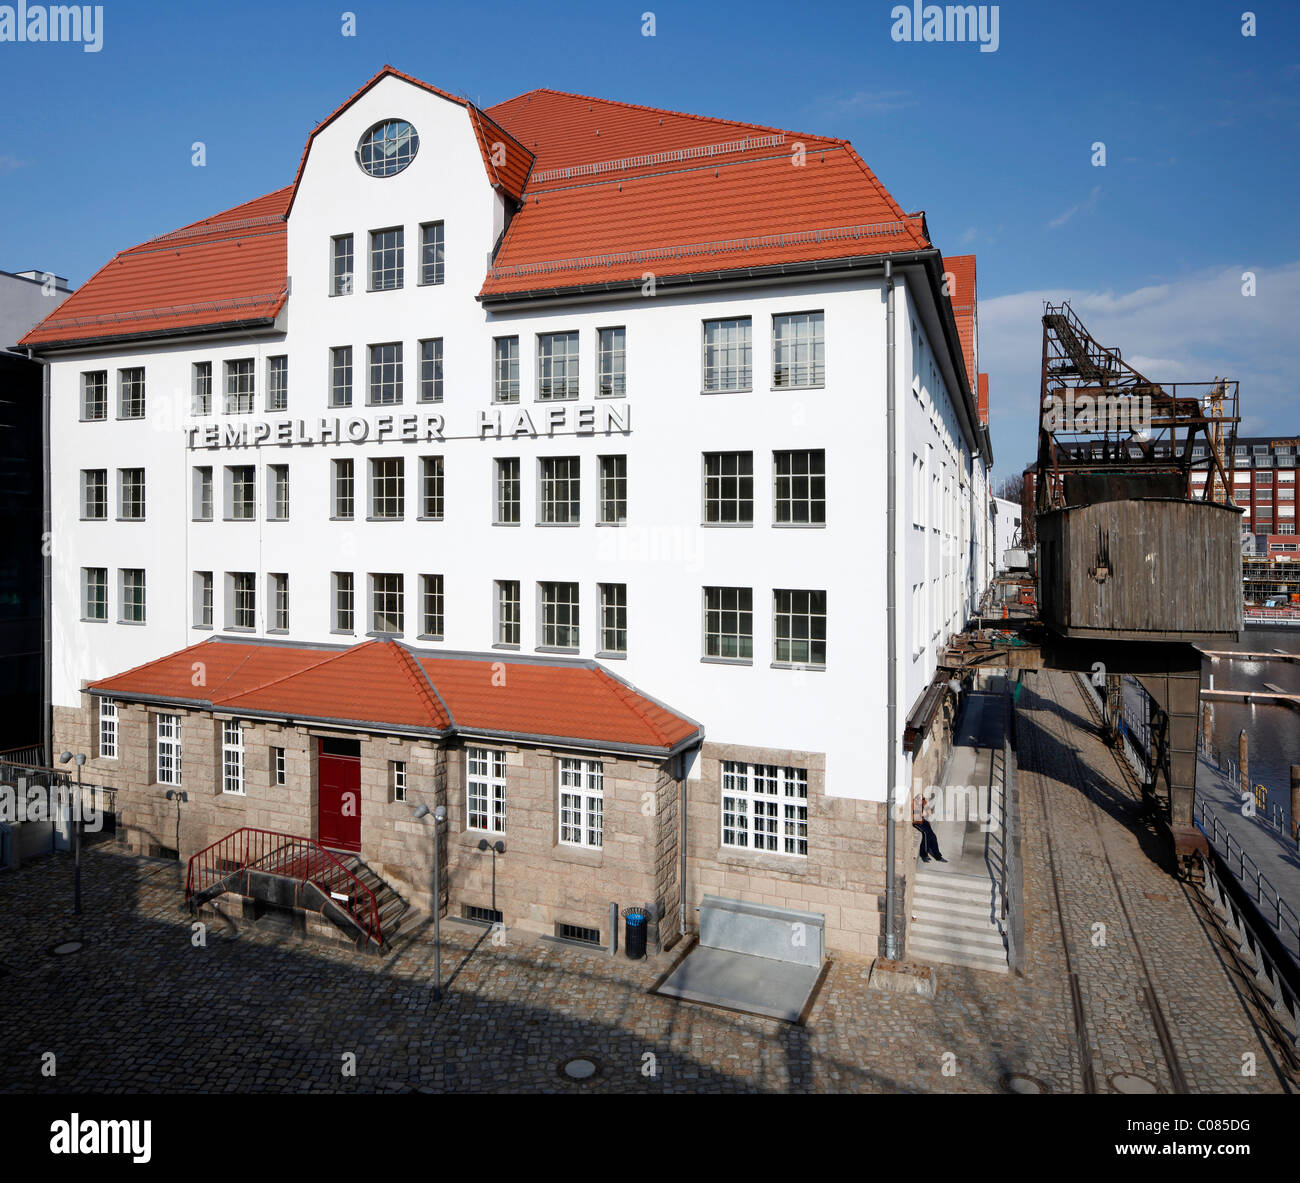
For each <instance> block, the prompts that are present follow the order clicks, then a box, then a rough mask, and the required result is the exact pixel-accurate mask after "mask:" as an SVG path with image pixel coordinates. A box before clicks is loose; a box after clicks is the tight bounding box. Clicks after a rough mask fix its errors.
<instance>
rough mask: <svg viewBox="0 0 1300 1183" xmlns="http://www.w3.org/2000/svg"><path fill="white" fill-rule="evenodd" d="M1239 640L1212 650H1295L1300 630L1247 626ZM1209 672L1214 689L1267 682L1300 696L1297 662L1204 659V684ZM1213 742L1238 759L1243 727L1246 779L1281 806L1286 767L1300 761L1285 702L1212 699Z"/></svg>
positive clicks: (1299, 737) (1285, 797) (1287, 785)
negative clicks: (1246, 742)
mask: <svg viewBox="0 0 1300 1183" xmlns="http://www.w3.org/2000/svg"><path fill="white" fill-rule="evenodd" d="M1242 638H1243V639H1242V641H1241V642H1240V643H1239V644H1236V645H1233V644H1218V643H1216V644H1215V645H1214V646H1213V647H1214V648H1215V649H1235V650H1238V651H1240V652H1247V653H1269V652H1272V651H1273V650H1275V649H1280V650H1282V651H1283V652H1284V653H1295V654H1300V628H1297V627H1291V628H1250V627H1248V628H1247V629H1246V631H1245V632H1244V633H1243V634H1242ZM1211 671H1213V673H1214V687H1215V689H1216V690H1264V689H1266V686H1265V683H1266V682H1271V683H1272V684H1273V685H1274V686H1279V687H1281V688H1282V690H1284V691H1285V692H1286V693H1288V694H1300V665H1296V664H1292V663H1291V662H1286V661H1232V660H1228V659H1226V658H1222V657H1221V658H1219V660H1218V661H1215V662H1211V661H1210V660H1209V659H1208V658H1207V659H1206V665H1205V673H1204V675H1203V679H1204V681H1203V685H1204V686H1206V687H1207V688H1208V687H1209V685H1210V672H1211ZM1211 710H1212V714H1213V720H1212V721H1213V727H1214V742H1215V743H1216V744H1217V745H1218V747H1219V750H1220V751H1221V752H1223V753H1224V754H1225V755H1227V756H1230V757H1231V758H1232V759H1234V760H1235V759H1236V758H1237V736H1238V734H1239V733H1240V732H1241V730H1242V729H1243V728H1244V729H1245V731H1246V734H1247V735H1248V736H1249V737H1250V779H1251V782H1252V783H1254V784H1263V785H1267V786H1268V789H1269V800H1270V801H1273V800H1277V801H1280V802H1283V803H1284V804H1283V808H1284V809H1285V808H1286V804H1285V803H1287V802H1289V800H1290V792H1291V765H1292V764H1300V711H1296V710H1293V709H1292V708H1291V707H1287V706H1265V705H1262V704H1250V705H1247V704H1244V703H1243V704H1238V703H1235V702H1234V703H1229V702H1216V703H1213V704H1212V706H1211Z"/></svg>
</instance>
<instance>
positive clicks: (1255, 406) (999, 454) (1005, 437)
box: [979, 261, 1300, 476]
mask: <svg viewBox="0 0 1300 1183" xmlns="http://www.w3.org/2000/svg"><path fill="white" fill-rule="evenodd" d="M1246 270H1251V271H1252V272H1253V273H1254V275H1255V282H1256V292H1257V294H1256V295H1254V296H1249V297H1248V296H1243V295H1242V294H1241V289H1242V273H1243V272H1244V271H1246ZM1061 300H1069V302H1070V306H1071V307H1072V308H1073V309H1074V311H1075V312H1076V313H1077V314H1078V315H1079V317H1080V319H1081V320H1082V321H1083V323H1084V324H1085V325H1086V326H1087V327H1088V330H1089V332H1091V333H1092V335H1093V336H1094V337H1096V338H1097V340H1098V341H1100V342H1101V343H1102V344H1103V345H1108V346H1111V347H1114V348H1118V349H1119V350H1120V352H1121V354H1122V355H1123V357H1124V358H1125V360H1126V361H1128V362H1129V364H1130V365H1132V366H1134V367H1135V368H1136V369H1137V370H1139V371H1140V372H1141V373H1143V374H1145V375H1146V376H1147V377H1148V378H1150V379H1151V380H1152V381H1154V382H1208V381H1210V380H1212V379H1214V378H1219V377H1226V378H1231V379H1236V380H1237V381H1239V382H1240V383H1241V387H1240V390H1241V401H1240V413H1241V418H1242V423H1241V426H1240V427H1239V429H1238V430H1239V431H1240V432H1241V434H1243V435H1269V434H1275V433H1277V434H1285V435H1298V434H1300V382H1298V381H1297V378H1296V375H1297V374H1298V373H1300V334H1297V332H1296V309H1297V308H1300V261H1298V262H1294V263H1287V264H1284V265H1281V266H1278V267H1272V268H1262V267H1253V268H1246V267H1242V266H1236V267H1218V268H1213V269H1207V270H1202V271H1198V272H1194V273H1192V274H1189V275H1187V276H1184V277H1182V278H1179V279H1176V280H1169V281H1167V282H1163V283H1157V284H1151V285H1148V286H1145V287H1140V288H1135V289H1133V290H1132V291H1127V292H1124V291H1119V292H1117V291H1114V290H1113V289H1108V290H1105V291H1088V290H1085V289H1078V288H1074V289H1071V288H1061V289H1058V290H1046V289H1045V290H1040V291H1030V292H1018V293H1016V294H1014V295H1008V296H998V297H996V298H995V299H991V300H981V301H980V309H979V318H980V320H979V325H980V368H981V369H983V370H986V371H988V374H989V403H990V407H989V413H990V424H991V427H992V434H993V453H994V458H995V462H996V465H997V469H998V472H999V474H1001V475H1004V476H1005V475H1007V474H1009V473H1011V472H1015V471H1018V470H1019V469H1020V468H1021V467H1023V466H1024V465H1025V464H1027V463H1029V461H1031V460H1032V459H1033V458H1034V452H1035V448H1036V439H1037V430H1038V394H1039V383H1040V380H1041V366H1042V338H1043V327H1042V315H1043V304H1044V302H1046V301H1051V302H1052V303H1053V304H1055V303H1059V302H1060V301H1061Z"/></svg>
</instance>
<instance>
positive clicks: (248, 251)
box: [19, 189, 289, 345]
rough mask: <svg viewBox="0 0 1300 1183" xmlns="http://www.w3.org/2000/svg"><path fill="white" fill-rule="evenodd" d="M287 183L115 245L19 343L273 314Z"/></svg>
mask: <svg viewBox="0 0 1300 1183" xmlns="http://www.w3.org/2000/svg"><path fill="white" fill-rule="evenodd" d="M288 199H289V190H288V189H279V190H277V191H276V192H274V193H268V194H267V195H266V196H265V197H259V198H256V199H255V200H253V201H247V202H245V203H244V204H243V205H237V206H235V207H234V208H233V209H228V210H226V211H225V212H223V213H220V214H214V215H213V216H212V217H210V218H204V219H203V220H202V221H199V222H193V223H191V224H190V225H188V226H182V227H181V228H180V229H179V230H172V231H170V232H169V233H167V234H163V235H161V236H160V237H158V238H153V239H150V240H149V241H148V242H144V243H141V244H140V245H139V246H134V247H131V248H130V249H128V250H124V251H120V252H119V253H118V254H116V255H115V256H114V257H113V258H112V259H111V260H110V261H109V262H108V263H106V264H105V265H104V266H103V267H101V268H100V269H99V271H97V272H96V273H95V274H94V275H92V276H91V277H90V279H89V280H87V281H86V282H85V283H84V284H83V285H82V286H81V287H79V288H78V289H77V290H76V291H75V292H73V293H72V295H70V296H69V297H68V298H67V299H66V300H64V301H63V303H62V304H60V305H59V306H58V308H56V309H55V310H54V311H53V312H51V313H50V315H49V316H47V317H46V318H45V319H44V320H43V321H41V323H40V324H38V325H37V326H36V327H35V328H34V329H32V331H31V332H30V333H28V334H27V335H26V336H25V337H24V338H23V339H22V340H21V341H20V342H19V344H20V345H42V344H46V343H49V342H54V341H60V342H69V341H82V340H87V341H89V340H98V339H101V338H105V337H126V336H145V335H148V334H152V333H158V332H163V331H167V330H177V329H200V328H205V327H212V326H214V325H225V324H243V323H256V322H259V321H263V322H264V321H268V320H273V319H274V318H275V317H276V316H277V315H278V313H279V311H280V308H281V307H282V306H283V304H284V300H285V295H286V291H285V289H286V286H287V285H286V275H287V274H288V261H287V258H286V250H285V242H286V235H285V220H284V212H285V207H286V202H287V201H288Z"/></svg>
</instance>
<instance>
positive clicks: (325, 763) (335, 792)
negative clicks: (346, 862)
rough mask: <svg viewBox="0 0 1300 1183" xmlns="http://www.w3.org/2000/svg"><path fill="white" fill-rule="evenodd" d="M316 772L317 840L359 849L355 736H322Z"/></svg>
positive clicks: (358, 764) (358, 756)
mask: <svg viewBox="0 0 1300 1183" xmlns="http://www.w3.org/2000/svg"><path fill="white" fill-rule="evenodd" d="M317 764H318V770H319V773H320V807H319V821H320V832H319V839H318V840H319V842H320V844H321V845H322V846H328V847H329V848H330V849H331V850H351V851H360V849H361V744H360V743H359V742H358V741H356V740H346V739H342V740H340V739H322V740H321V741H320V753H319V756H318V759H317Z"/></svg>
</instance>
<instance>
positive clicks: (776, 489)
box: [772, 448, 826, 526]
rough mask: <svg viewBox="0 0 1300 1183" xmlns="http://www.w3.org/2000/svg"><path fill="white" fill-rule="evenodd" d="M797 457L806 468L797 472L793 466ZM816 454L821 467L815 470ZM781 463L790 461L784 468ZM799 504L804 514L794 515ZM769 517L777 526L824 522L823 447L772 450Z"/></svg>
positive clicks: (820, 524)
mask: <svg viewBox="0 0 1300 1183" xmlns="http://www.w3.org/2000/svg"><path fill="white" fill-rule="evenodd" d="M800 458H802V459H803V462H804V464H805V468H804V471H803V472H796V471H794V466H795V464H796V463H797V462H798V461H799V460H800ZM818 458H820V465H821V469H820V471H814V466H815V464H816V463H817V462H818ZM783 463H786V464H788V465H789V470H788V471H786V472H782V471H781V466H782V464H783ZM801 482H802V488H803V491H802V493H800V491H799V490H800V483H801ZM819 490H820V495H818V493H819ZM800 507H802V508H803V510H804V511H805V512H806V514H807V516H806V517H804V518H800V517H798V516H797V513H796V510H797V509H799V508H800ZM783 514H784V516H783ZM772 521H773V523H774V524H775V525H778V526H824V525H826V449H825V448H782V449H777V450H774V451H773V452H772Z"/></svg>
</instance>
